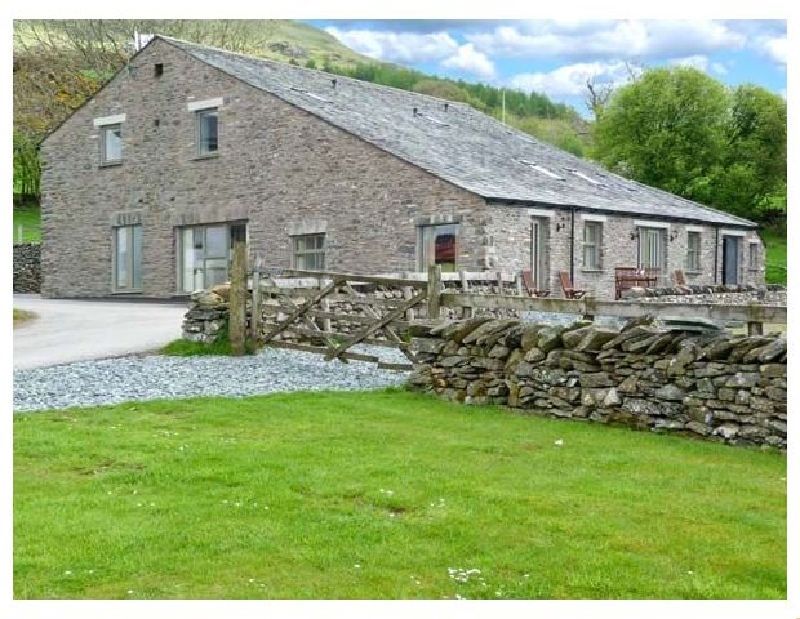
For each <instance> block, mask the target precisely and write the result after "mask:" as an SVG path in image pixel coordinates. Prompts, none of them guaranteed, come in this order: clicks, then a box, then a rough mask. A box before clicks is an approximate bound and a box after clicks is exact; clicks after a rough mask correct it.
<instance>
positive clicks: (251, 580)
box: [247, 578, 256, 582]
mask: <svg viewBox="0 0 800 619" xmlns="http://www.w3.org/2000/svg"><path fill="white" fill-rule="evenodd" d="M255 581H256V579H255V578H251V579H250V580H248V581H247V582H255Z"/></svg>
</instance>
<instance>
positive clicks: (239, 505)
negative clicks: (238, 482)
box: [234, 502, 242, 507]
mask: <svg viewBox="0 0 800 619" xmlns="http://www.w3.org/2000/svg"><path fill="white" fill-rule="evenodd" d="M234 505H235V506H236V507H241V506H242V504H241V503H238V502H237V503H234Z"/></svg>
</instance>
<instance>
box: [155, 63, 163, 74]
mask: <svg viewBox="0 0 800 619" xmlns="http://www.w3.org/2000/svg"><path fill="white" fill-rule="evenodd" d="M162 75H164V63H163V62H157V63H156V64H155V76H156V77H161V76H162Z"/></svg>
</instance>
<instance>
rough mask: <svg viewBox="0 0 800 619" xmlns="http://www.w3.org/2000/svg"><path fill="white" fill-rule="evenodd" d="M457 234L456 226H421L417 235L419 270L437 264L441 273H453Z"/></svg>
mask: <svg viewBox="0 0 800 619" xmlns="http://www.w3.org/2000/svg"><path fill="white" fill-rule="evenodd" d="M457 233H458V224H444V225H439V226H421V227H420V228H419V235H418V241H419V245H418V247H419V252H418V254H419V264H420V268H421V269H423V270H424V269H427V268H428V267H429V266H431V265H433V264H438V265H441V267H442V271H445V272H450V271H455V270H456V234H457Z"/></svg>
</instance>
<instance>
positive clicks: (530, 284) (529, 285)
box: [522, 271, 550, 297]
mask: <svg viewBox="0 0 800 619" xmlns="http://www.w3.org/2000/svg"><path fill="white" fill-rule="evenodd" d="M522 283H523V285H524V286H525V291H526V292H527V293H528V296H529V297H549V296H550V291H549V290H545V289H543V288H537V287H536V284H535V283H534V281H533V271H523V272H522Z"/></svg>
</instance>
